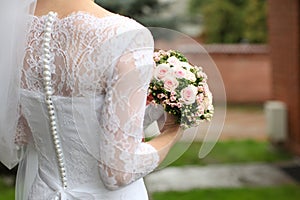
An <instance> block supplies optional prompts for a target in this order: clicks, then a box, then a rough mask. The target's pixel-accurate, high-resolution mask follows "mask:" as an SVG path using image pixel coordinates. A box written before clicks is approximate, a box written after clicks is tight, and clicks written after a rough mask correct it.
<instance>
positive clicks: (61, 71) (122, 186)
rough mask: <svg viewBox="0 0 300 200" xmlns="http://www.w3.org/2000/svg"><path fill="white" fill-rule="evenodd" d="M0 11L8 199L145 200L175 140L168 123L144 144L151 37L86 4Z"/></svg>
mask: <svg viewBox="0 0 300 200" xmlns="http://www.w3.org/2000/svg"><path fill="white" fill-rule="evenodd" d="M1 7H2V9H1V18H2V19H1V20H0V23H2V24H0V25H1V26H2V25H5V26H6V30H4V31H2V33H1V35H0V36H1V44H3V45H2V46H1V54H2V55H1V57H0V58H1V59H0V60H1V61H0V64H1V65H0V67H1V68H0V70H1V75H0V76H1V77H0V79H1V89H0V95H1V100H0V104H1V108H0V161H1V162H2V163H3V164H5V165H6V166H7V167H8V168H12V167H14V166H15V165H17V164H19V168H18V175H17V182H16V199H18V200H27V199H29V200H35V199H36V200H54V199H62V200H67V199H68V200H75V199H77V200H79V199H82V200H146V199H148V195H147V192H146V189H145V185H144V182H143V177H144V176H145V175H147V174H149V173H150V172H152V171H153V170H154V169H155V168H156V167H157V166H158V165H159V164H160V163H161V162H162V161H163V159H164V158H165V157H166V155H167V153H168V151H169V149H170V148H171V147H172V146H173V144H174V143H175V142H176V141H177V140H178V139H179V138H180V137H181V133H182V131H181V130H180V128H179V126H178V125H176V124H175V120H174V119H173V118H172V117H170V116H167V119H166V123H165V125H164V127H163V129H162V134H160V136H158V137H156V138H155V139H153V140H151V141H150V142H142V138H143V118H144V113H145V106H146V96H147V88H148V84H149V82H150V78H151V76H152V67H153V59H152V54H153V49H154V47H153V45H154V44H153V38H152V36H151V34H150V32H149V31H148V30H147V29H146V28H145V27H143V26H142V25H141V24H139V23H137V22H136V21H134V20H132V19H129V18H127V17H124V16H120V15H118V14H114V13H111V12H109V11H107V10H105V9H103V8H101V7H99V6H98V5H96V4H95V3H94V2H93V1H91V0H76V1H70V0H37V2H35V0H5V3H4V6H3V5H2V6H1ZM3 15H6V16H3ZM7 16H8V18H5V17H7ZM7 20H11V22H12V23H9V22H8V21H7ZM14 20H15V21H14ZM28 22H30V23H29V28H27V29H26V24H28ZM21 30H23V31H21ZM25 30H27V31H25ZM10 31H11V32H10ZM22 38H23V40H24V42H22ZM2 42H3V43H2ZM24 45H25V48H24ZM24 49H25V52H24Z"/></svg>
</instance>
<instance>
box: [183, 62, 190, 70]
mask: <svg viewBox="0 0 300 200" xmlns="http://www.w3.org/2000/svg"><path fill="white" fill-rule="evenodd" d="M180 64H181V66H182V67H185V68H186V69H187V70H190V69H191V67H192V66H191V65H190V63H188V62H181V63H180Z"/></svg>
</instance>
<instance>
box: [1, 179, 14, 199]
mask: <svg viewBox="0 0 300 200" xmlns="http://www.w3.org/2000/svg"><path fill="white" fill-rule="evenodd" d="M14 199H15V189H14V188H13V187H10V186H7V185H5V184H4V183H3V182H2V180H1V179H0V200H14Z"/></svg>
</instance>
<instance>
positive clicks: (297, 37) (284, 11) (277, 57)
mask: <svg viewBox="0 0 300 200" xmlns="http://www.w3.org/2000/svg"><path fill="white" fill-rule="evenodd" d="M268 9H269V11H268V13H269V16H268V25H269V44H270V58H271V65H272V97H273V99H276V100H280V101H283V102H285V103H286V104H287V108H288V127H289V130H288V133H289V135H288V141H287V147H288V148H289V149H290V150H292V151H293V152H294V153H295V154H297V155H300V0H287V1H282V0H268Z"/></svg>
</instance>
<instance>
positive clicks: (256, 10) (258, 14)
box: [244, 0, 267, 43]
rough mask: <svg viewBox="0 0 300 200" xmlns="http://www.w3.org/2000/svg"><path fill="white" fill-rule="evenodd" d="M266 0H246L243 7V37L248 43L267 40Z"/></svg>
mask: <svg viewBox="0 0 300 200" xmlns="http://www.w3.org/2000/svg"><path fill="white" fill-rule="evenodd" d="M266 18H267V16H266V0H251V1H248V3H247V6H246V8H245V15H244V20H245V29H244V38H245V39H246V40H247V41H249V42H250V43H262V42H266V41H267V34H266V33H267V23H266V21H267V19H266Z"/></svg>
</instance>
